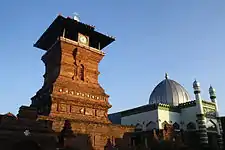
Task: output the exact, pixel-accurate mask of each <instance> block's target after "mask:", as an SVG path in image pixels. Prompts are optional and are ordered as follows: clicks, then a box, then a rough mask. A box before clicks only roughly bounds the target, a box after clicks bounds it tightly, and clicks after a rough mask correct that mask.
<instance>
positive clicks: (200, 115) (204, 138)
mask: <svg viewBox="0 0 225 150" xmlns="http://www.w3.org/2000/svg"><path fill="white" fill-rule="evenodd" d="M193 89H194V94H195V100H196V105H197V109H198V110H197V114H196V117H197V123H198V130H199V140H200V141H199V142H200V144H201V145H202V146H203V147H204V146H207V145H208V135H207V129H206V122H205V120H206V118H205V116H204V111H203V105H202V99H201V89H200V83H199V82H198V81H197V80H195V81H194V82H193Z"/></svg>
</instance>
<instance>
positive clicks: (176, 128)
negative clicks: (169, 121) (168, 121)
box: [173, 122, 180, 130]
mask: <svg viewBox="0 0 225 150" xmlns="http://www.w3.org/2000/svg"><path fill="white" fill-rule="evenodd" d="M173 129H174V130H180V125H179V124H178V123H176V122H175V123H174V124H173Z"/></svg>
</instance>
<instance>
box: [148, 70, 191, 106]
mask: <svg viewBox="0 0 225 150" xmlns="http://www.w3.org/2000/svg"><path fill="white" fill-rule="evenodd" d="M189 100H190V96H189V94H188V92H187V91H186V90H185V88H184V87H183V86H181V85H180V84H179V83H177V82H176V81H174V80H171V79H168V76H167V74H166V77H165V79H164V80H163V81H161V82H160V83H159V84H158V85H157V86H156V87H155V88H154V90H153V91H152V93H151V95H150V98H149V104H154V103H163V104H170V105H173V106H177V105H179V104H180V103H185V102H188V101H189Z"/></svg>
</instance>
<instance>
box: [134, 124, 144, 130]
mask: <svg viewBox="0 0 225 150" xmlns="http://www.w3.org/2000/svg"><path fill="white" fill-rule="evenodd" d="M135 131H142V125H141V124H139V123H137V124H136V126H135Z"/></svg>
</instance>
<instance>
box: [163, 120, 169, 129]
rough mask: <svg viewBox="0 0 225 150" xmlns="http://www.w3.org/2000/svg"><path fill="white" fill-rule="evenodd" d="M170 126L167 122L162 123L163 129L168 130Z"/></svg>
mask: <svg viewBox="0 0 225 150" xmlns="http://www.w3.org/2000/svg"><path fill="white" fill-rule="evenodd" d="M168 125H169V123H168V122H167V121H164V122H163V123H162V128H163V129H165V128H167V126H168Z"/></svg>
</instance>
